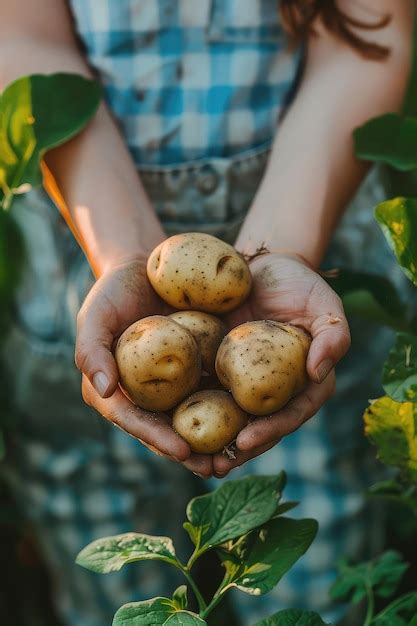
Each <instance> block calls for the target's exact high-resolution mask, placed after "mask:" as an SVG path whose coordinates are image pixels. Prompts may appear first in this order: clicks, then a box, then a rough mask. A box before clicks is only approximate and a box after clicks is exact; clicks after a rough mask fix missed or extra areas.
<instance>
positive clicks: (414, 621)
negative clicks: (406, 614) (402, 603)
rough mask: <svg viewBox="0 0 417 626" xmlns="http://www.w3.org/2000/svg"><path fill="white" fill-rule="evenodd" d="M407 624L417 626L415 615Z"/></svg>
mask: <svg viewBox="0 0 417 626" xmlns="http://www.w3.org/2000/svg"><path fill="white" fill-rule="evenodd" d="M407 626H417V615H416V616H415V617H413V619H412V620H411V622H408V625H407Z"/></svg>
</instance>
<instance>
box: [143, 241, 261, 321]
mask: <svg viewBox="0 0 417 626" xmlns="http://www.w3.org/2000/svg"><path fill="white" fill-rule="evenodd" d="M147 272H148V278H149V281H150V283H151V285H152V287H153V288H154V289H155V291H156V292H157V294H158V295H159V296H160V297H161V298H162V299H163V300H165V302H167V303H168V304H170V305H171V306H173V307H175V308H176V309H181V310H184V309H196V310H198V311H206V312H207V313H226V312H227V311H232V310H233V309H235V308H236V307H238V306H239V304H241V303H242V302H243V301H244V300H245V299H246V298H247V296H248V294H249V291H250V288H251V285H252V278H251V273H250V270H249V267H248V265H247V263H246V261H245V260H244V258H243V257H242V255H241V254H239V253H238V252H237V251H236V250H235V249H234V248H233V247H232V246H230V245H229V244H227V243H225V242H224V241H221V240H220V239H217V238H216V237H213V236H212V235H206V234H204V233H184V234H182V235H174V236H173V237H170V238H169V239H166V240H165V241H164V242H162V243H161V244H159V246H157V247H156V248H155V250H154V251H153V252H152V253H151V255H150V257H149V259H148V265H147Z"/></svg>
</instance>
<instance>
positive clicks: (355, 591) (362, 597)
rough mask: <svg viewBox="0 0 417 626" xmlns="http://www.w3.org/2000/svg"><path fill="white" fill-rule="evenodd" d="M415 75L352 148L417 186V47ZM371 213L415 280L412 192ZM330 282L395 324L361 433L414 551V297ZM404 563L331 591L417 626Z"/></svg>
mask: <svg viewBox="0 0 417 626" xmlns="http://www.w3.org/2000/svg"><path fill="white" fill-rule="evenodd" d="M412 74H413V76H412V81H411V87H410V90H409V93H408V96H407V98H406V101H405V105H404V110H403V113H402V114H400V115H397V114H387V115H384V116H381V117H379V118H376V119H373V120H370V121H369V122H368V123H366V124H365V125H364V126H362V127H361V128H359V129H357V130H356V132H355V148H356V154H357V156H358V157H359V158H363V159H366V160H372V161H376V162H379V163H383V164H385V165H388V166H390V167H391V168H392V169H393V170H394V174H393V173H392V170H391V178H393V179H395V180H397V181H398V180H401V183H402V184H404V182H405V178H404V173H407V172H408V173H410V174H411V175H412V176H411V177H410V178H409V179H408V185H407V186H408V188H409V189H411V190H413V193H417V185H415V181H416V174H417V99H416V97H415V88H416V86H417V46H415V53H414V67H413V73H412ZM395 171H397V172H399V173H401V176H399V175H396V174H395ZM375 218H376V220H377V222H378V223H379V225H380V227H381V229H382V231H383V233H384V235H385V237H386V240H387V242H388V244H389V246H390V248H391V250H392V251H393V253H394V255H395V257H396V259H397V261H398V263H399V265H400V267H401V269H402V270H403V272H404V273H405V275H406V276H407V277H408V278H409V279H410V281H411V282H412V283H413V284H414V285H415V286H417V199H413V198H406V197H402V196H400V197H394V198H393V199H391V200H387V201H386V202H382V203H380V204H379V205H378V206H377V207H376V208H375ZM329 282H330V283H331V284H332V286H333V287H334V288H335V289H336V290H338V291H339V293H340V294H341V295H342V297H343V300H344V303H345V306H346V308H347V310H348V311H349V312H350V313H354V314H358V315H360V316H363V317H365V318H366V319H369V320H373V321H376V322H377V323H379V324H384V325H387V326H389V327H391V328H393V329H394V330H396V331H397V335H396V339H395V343H394V345H393V347H392V349H391V351H390V353H389V354H388V357H387V359H386V361H385V363H384V364H383V367H382V385H383V388H384V391H385V394H386V395H384V396H382V397H380V398H376V399H374V400H371V401H370V405H369V407H368V408H367V409H366V410H365V413H364V423H365V434H366V435H367V436H368V438H369V439H370V440H371V441H372V442H373V443H374V444H375V446H376V447H377V456H378V458H379V459H380V461H382V463H384V464H386V465H388V466H390V467H391V468H395V469H394V473H393V474H392V475H391V478H390V479H389V480H386V481H383V482H380V483H378V484H376V485H373V486H372V487H371V488H370V490H369V496H370V497H372V498H379V499H383V500H384V501H385V502H386V503H387V504H389V505H390V507H391V510H392V511H393V512H394V515H395V520H396V524H398V522H399V518H400V512H401V511H404V510H405V511H407V513H406V518H407V536H408V540H407V547H406V549H407V550H408V551H409V552H410V553H411V554H412V549H413V546H414V545H415V539H416V538H417V311H416V306H415V304H416V302H417V299H416V298H412V299H411V301H405V299H404V297H403V295H402V294H401V293H400V292H399V291H398V289H397V288H396V287H395V286H394V284H393V283H392V282H391V281H390V280H389V279H388V278H387V277H386V276H382V275H375V274H367V273H365V272H351V271H349V270H348V269H345V270H341V271H339V272H338V275H337V276H336V277H335V276H333V277H329ZM414 554H415V550H414ZM414 565H415V564H414ZM408 567H409V563H406V562H405V561H404V559H403V557H402V555H401V554H399V553H398V552H396V551H393V550H389V551H386V552H384V553H383V554H382V555H380V556H379V557H378V558H376V559H374V560H373V561H370V562H368V563H359V564H357V565H352V564H350V563H349V562H348V561H346V560H345V561H342V562H341V565H340V576H339V579H338V580H337V581H336V583H335V584H334V585H333V586H332V588H331V590H330V593H331V596H332V597H333V598H334V599H338V600H341V601H344V602H351V603H353V604H358V603H363V604H364V605H365V608H366V610H365V617H364V621H363V626H417V591H415V590H411V591H408V592H406V593H403V594H400V595H398V589H399V586H400V583H401V579H402V577H403V576H404V574H405V572H406V571H407V569H408ZM412 587H413V588H415V583H414V584H413V585H412ZM381 603H382V609H381ZM377 604H379V605H380V607H379V609H380V610H377Z"/></svg>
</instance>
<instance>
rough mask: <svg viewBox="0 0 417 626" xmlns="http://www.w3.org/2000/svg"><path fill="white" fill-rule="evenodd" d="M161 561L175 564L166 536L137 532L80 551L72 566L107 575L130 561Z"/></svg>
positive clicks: (92, 544)
mask: <svg viewBox="0 0 417 626" xmlns="http://www.w3.org/2000/svg"><path fill="white" fill-rule="evenodd" d="M147 560H154V561H165V562H167V563H171V564H172V565H176V564H177V559H176V556H175V549H174V545H173V543H172V540H171V539H170V538H169V537H154V536H152V535H142V534H140V533H124V534H122V535H113V536H112V537H103V538H102V539H97V540H96V541H93V542H92V543H90V544H89V545H88V546H86V547H85V548H83V549H82V550H81V552H80V553H79V555H78V556H77V558H76V563H78V565H81V566H82V567H85V568H86V569H89V570H92V571H93V572H98V573H99V574H108V573H109V572H117V571H118V570H120V569H121V568H122V567H123V566H124V565H126V564H127V563H133V562H134V561H147Z"/></svg>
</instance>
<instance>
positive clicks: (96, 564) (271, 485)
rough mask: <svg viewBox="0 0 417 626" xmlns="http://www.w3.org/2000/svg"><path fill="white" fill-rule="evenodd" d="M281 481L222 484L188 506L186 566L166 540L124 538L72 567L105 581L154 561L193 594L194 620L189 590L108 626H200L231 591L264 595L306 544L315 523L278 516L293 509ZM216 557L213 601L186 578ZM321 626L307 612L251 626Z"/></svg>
mask: <svg viewBox="0 0 417 626" xmlns="http://www.w3.org/2000/svg"><path fill="white" fill-rule="evenodd" d="M285 480H286V478H285V474H284V472H281V474H279V475H278V476H250V477H246V478H242V479H240V480H235V481H227V482H224V483H223V484H222V485H221V487H219V488H218V489H217V490H216V491H213V492H212V493H209V494H206V495H203V496H198V497H196V498H193V499H192V500H191V501H190V502H189V504H188V506H187V511H186V514H187V521H186V522H185V523H184V529H185V531H186V532H187V533H188V535H189V537H190V539H191V542H192V544H193V546H194V549H193V551H192V552H191V554H190V557H189V559H188V561H187V563H183V562H181V561H180V560H179V558H178V556H177V555H176V552H175V547H174V545H173V543H172V540H171V539H170V538H169V537H156V536H150V535H143V534H140V533H126V534H123V535H116V536H113V537H105V538H103V539H98V540H97V541H94V542H93V543H91V544H89V545H88V546H86V547H85V548H84V549H83V550H82V551H81V552H80V553H79V555H78V557H77V563H78V564H79V565H82V566H83V567H86V568H87V569H89V570H92V571H94V572H98V573H100V574H106V573H109V572H114V571H118V570H120V569H121V568H122V567H124V566H125V565H127V564H129V563H133V562H135V561H144V560H150V559H151V560H157V561H161V562H163V563H164V564H165V565H169V566H171V567H175V568H177V569H178V570H179V571H180V572H181V573H182V574H183V575H184V578H185V580H186V583H187V585H188V587H189V589H190V590H191V591H192V592H193V594H194V596H195V599H196V601H197V604H198V613H195V612H192V611H190V610H189V609H188V588H187V586H186V585H183V586H181V587H179V588H178V589H176V590H175V591H173V594H172V596H171V597H170V598H163V597H157V598H152V599H150V600H144V601H142V602H131V603H129V604H126V605H124V606H122V607H121V608H120V609H119V610H118V611H117V612H116V614H115V616H114V620H113V626H125V625H126V624H127V623H128V624H129V625H130V626H146V625H150V624H152V626H162V625H165V626H174V625H176V626H180V625H184V626H203V625H204V624H207V621H206V620H207V619H208V617H209V615H210V614H211V612H212V611H213V609H214V608H215V607H216V606H217V605H218V604H219V603H220V602H221V601H222V599H223V598H224V597H225V594H226V593H227V592H228V591H230V589H239V590H240V591H242V592H243V593H247V594H249V595H256V596H258V595H263V594H266V593H268V592H269V591H271V590H272V589H273V588H274V587H275V586H276V585H277V584H278V583H279V581H280V580H281V578H282V577H283V576H284V575H285V573H286V572H287V571H288V570H289V569H290V568H291V567H292V566H293V565H294V563H296V561H298V559H299V558H300V557H301V556H302V555H303V554H304V553H305V552H306V550H307V549H308V547H309V546H310V544H311V543H312V541H313V539H314V537H315V535H316V532H317V522H316V521H315V520H312V519H298V520H295V519H292V518H290V517H287V516H285V515H284V514H285V513H287V512H288V511H289V510H290V509H291V508H293V507H294V506H295V503H291V502H282V501H281V498H282V493H283V489H284V487H285ZM209 550H215V551H216V553H217V556H218V558H219V560H220V563H221V565H222V566H223V568H224V577H223V580H222V582H221V583H220V585H219V588H218V589H217V591H216V592H215V593H214V595H213V597H212V598H204V597H203V594H202V592H201V590H200V589H199V588H198V586H197V584H196V581H195V580H194V578H193V575H192V569H193V566H194V565H195V563H196V561H197V560H198V559H199V558H200V557H201V556H202V555H203V554H205V553H206V552H207V551H209ZM291 624H294V625H295V624H296V625H298V626H326V625H325V623H324V622H323V621H322V619H321V618H320V617H319V616H318V615H317V614H315V613H312V612H310V611H300V610H297V609H290V610H288V611H280V612H279V613H276V614H275V615H273V616H271V617H268V618H266V619H264V620H261V621H260V622H257V624H256V626H288V625H291Z"/></svg>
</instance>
